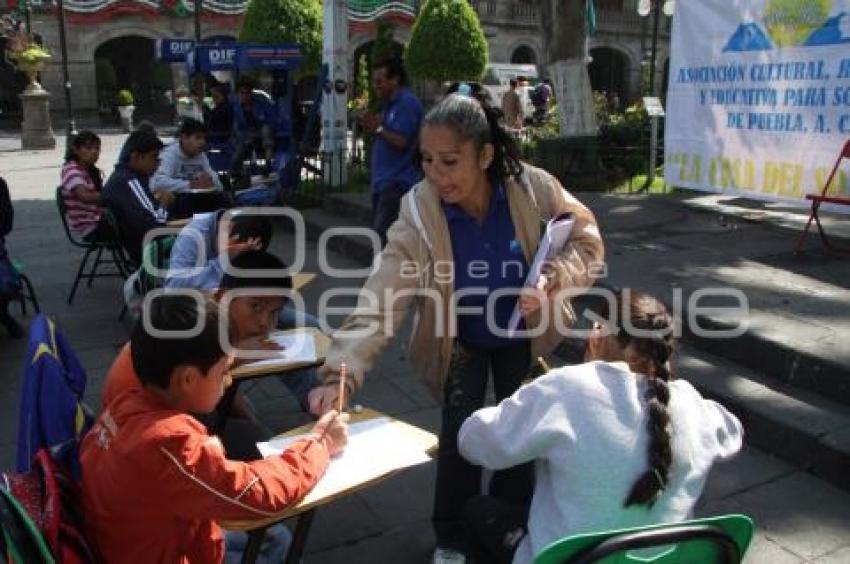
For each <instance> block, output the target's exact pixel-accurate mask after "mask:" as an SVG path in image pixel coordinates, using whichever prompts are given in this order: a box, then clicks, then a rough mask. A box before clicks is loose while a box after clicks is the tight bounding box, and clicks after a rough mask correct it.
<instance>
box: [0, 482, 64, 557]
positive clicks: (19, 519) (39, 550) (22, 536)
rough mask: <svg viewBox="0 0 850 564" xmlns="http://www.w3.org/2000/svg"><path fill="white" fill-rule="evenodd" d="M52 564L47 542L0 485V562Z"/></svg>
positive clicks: (25, 513)
mask: <svg viewBox="0 0 850 564" xmlns="http://www.w3.org/2000/svg"><path fill="white" fill-rule="evenodd" d="M7 558H8V559H9V562H10V563H11V564H55V563H56V561H55V560H54V558H53V555H51V553H50V548H49V547H48V546H47V542H46V541H45V540H44V537H43V536H42V534H41V531H39V530H38V527H37V526H36V525H35V523H33V521H32V519H31V518H30V516H29V515H28V514H27V511H26V509H24V508H23V507H22V506H21V504H20V503H18V500H16V499H15V498H14V497H13V496H12V494H11V493H9V492H8V491H7V490H6V489H5V488H4V487H2V486H0V561H2V562H5V561H6V559H7Z"/></svg>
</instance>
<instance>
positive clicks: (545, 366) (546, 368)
mask: <svg viewBox="0 0 850 564" xmlns="http://www.w3.org/2000/svg"><path fill="white" fill-rule="evenodd" d="M537 363H538V364H540V366H542V367H543V370H545V371H546V372H549V371H551V370H552V369H551V368H549V365H548V364H546V361H545V360H543V357H542V356H538V357H537Z"/></svg>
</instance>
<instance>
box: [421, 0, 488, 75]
mask: <svg viewBox="0 0 850 564" xmlns="http://www.w3.org/2000/svg"><path fill="white" fill-rule="evenodd" d="M488 58H489V56H488V47H487V39H486V38H485V37H484V32H483V31H482V29H481V22H479V21H478V15H477V14H476V13H475V11H474V10H473V9H472V6H470V4H469V2H468V1H467V0H427V1H426V2H425V4H424V6H422V10H421V11H420V13H419V17H417V18H416V22H415V23H414V24H413V33H412V36H411V38H410V44H409V45H408V46H407V52H406V62H407V68H408V69H409V70H410V72H411V74H412V75H414V76H416V77H418V78H421V79H425V80H432V81H436V82H439V83H442V82H446V81H454V80H480V79H481V77H482V76H483V75H484V69H485V68H486V66H487V60H488Z"/></svg>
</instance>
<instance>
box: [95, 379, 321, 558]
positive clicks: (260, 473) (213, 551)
mask: <svg viewBox="0 0 850 564" xmlns="http://www.w3.org/2000/svg"><path fill="white" fill-rule="evenodd" d="M80 458H81V461H82V467H83V506H84V510H85V515H86V523H87V529H88V533H89V537H90V539H91V540H92V541H93V542H94V543H95V545H96V546H97V549H98V550H99V552H100V554H101V556H102V557H103V559H104V561H105V562H107V563H111V562H120V563H121V564H133V563H142V562H144V563H149V562H165V563H168V564H172V563H179V564H188V563H195V562H204V563H208V562H209V563H219V562H222V560H223V558H224V542H223V537H222V533H221V529H220V528H219V526H218V525H217V524H216V521H218V520H230V519H252V518H264V517H269V516H271V515H273V514H275V513H277V512H280V511H281V510H283V509H285V508H286V507H288V506H290V505H292V504H294V503H296V502H297V501H299V500H300V499H301V498H303V497H304V496H305V495H306V494H307V492H309V491H310V489H312V488H313V486H314V485H315V484H316V482H317V481H318V480H319V478H321V476H322V474H324V472H325V470H326V469H327V466H328V462H329V454H328V444H327V443H326V442H325V441H320V440H319V439H318V438H314V439H308V440H304V441H299V442H298V443H295V444H294V445H292V446H291V447H290V448H289V449H287V450H286V451H285V452H284V453H283V454H282V455H281V456H279V457H270V458H267V459H265V460H257V461H254V462H247V463H246V462H236V461H233V460H228V459H227V457H226V456H225V453H224V449H223V447H222V445H221V442H220V441H219V440H218V438H216V437H212V436H210V435H208V434H207V432H206V430H205V428H204V426H203V425H201V424H200V423H199V422H198V421H197V420H195V419H194V418H193V417H191V416H189V415H187V414H185V413H181V412H179V411H175V410H173V409H171V408H169V407H168V406H167V405H165V402H164V401H163V400H162V399H161V398H160V397H159V396H157V395H156V394H155V393H153V392H151V391H149V390H147V389H145V388H142V389H135V390H129V391H127V392H126V393H122V394H120V395H119V396H118V397H117V398H116V399H115V400H114V401H113V402H112V403H110V404H109V405H108V407H107V409H106V410H105V411H104V412H103V413H101V415H100V417H98V419H97V422H96V423H95V426H94V427H93V428H92V430H91V431H90V432H89V433H88V435H86V438H85V439H84V440H83V444H82V447H81V453H80Z"/></svg>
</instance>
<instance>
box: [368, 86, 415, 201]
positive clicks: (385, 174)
mask: <svg viewBox="0 0 850 564" xmlns="http://www.w3.org/2000/svg"><path fill="white" fill-rule="evenodd" d="M383 112H384V119H383V122H382V123H381V125H383V126H384V129H385V130H386V131H389V132H391V133H397V134H400V135H404V138H405V139H407V148H406V149H405V150H403V151H400V150H398V149H396V148H395V147H393V146H392V145H390V144H389V143H387V142H386V140H385V139H384V138H383V137H382V136H380V135H376V136H375V143H374V145H372V162H371V165H372V166H371V172H372V178H371V182H370V186H371V187H372V193H375V194H376V193H378V192H380V191H382V190H383V189H384V188H385V187H386V186H388V185H391V184H398V185H401V186H403V187H404V189H405V191H407V190H409V189H410V188H411V187H412V186H413V185H414V184H416V183H417V182H419V180H421V179H422V171H421V170H420V169H419V167H418V166H416V164H414V162H413V157H414V155H415V154H416V151H418V150H419V125H420V124H421V122H422V103H421V102H420V101H419V99H418V98H417V97H416V96H414V95H413V93H412V92H411V91H410V90H408V89H407V88H399V89H398V91H397V92H396V94H395V96H394V97H393V99H392V100H390V101H389V102H387V103H386V105H385V106H384V109H383Z"/></svg>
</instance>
